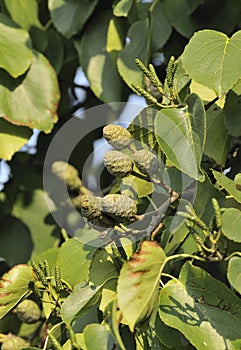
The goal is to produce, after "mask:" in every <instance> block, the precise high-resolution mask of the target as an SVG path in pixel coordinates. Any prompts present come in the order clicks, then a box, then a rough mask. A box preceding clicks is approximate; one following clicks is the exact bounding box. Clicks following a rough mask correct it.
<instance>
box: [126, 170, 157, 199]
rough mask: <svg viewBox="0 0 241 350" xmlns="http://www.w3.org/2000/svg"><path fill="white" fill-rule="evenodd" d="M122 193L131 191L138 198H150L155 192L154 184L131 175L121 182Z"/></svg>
mask: <svg viewBox="0 0 241 350" xmlns="http://www.w3.org/2000/svg"><path fill="white" fill-rule="evenodd" d="M120 188H121V191H125V190H129V191H131V192H133V191H134V193H135V194H136V196H137V197H138V198H143V197H146V196H148V195H149V194H151V193H152V192H153V190H154V189H153V184H152V183H151V182H149V181H145V180H142V179H139V178H137V177H136V176H133V175H129V176H126V177H124V178H123V179H122V180H121V185H120Z"/></svg>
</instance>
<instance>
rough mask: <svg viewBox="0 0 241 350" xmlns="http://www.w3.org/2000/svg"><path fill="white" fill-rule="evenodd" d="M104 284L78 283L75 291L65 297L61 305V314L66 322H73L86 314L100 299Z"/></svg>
mask: <svg viewBox="0 0 241 350" xmlns="http://www.w3.org/2000/svg"><path fill="white" fill-rule="evenodd" d="M102 288H103V286H98V287H96V286H93V285H92V286H91V285H83V283H80V284H77V285H76V286H75V288H74V290H73V292H72V293H71V294H70V295H69V296H68V297H67V298H66V299H65V301H64V302H63V304H62V307H61V316H62V319H63V321H64V322H65V323H69V324H70V323H71V322H72V321H74V320H76V319H77V318H78V317H81V316H82V315H84V314H85V313H86V312H87V311H88V310H89V309H90V308H91V306H93V305H96V303H97V302H98V300H99V299H100V296H101V292H102Z"/></svg>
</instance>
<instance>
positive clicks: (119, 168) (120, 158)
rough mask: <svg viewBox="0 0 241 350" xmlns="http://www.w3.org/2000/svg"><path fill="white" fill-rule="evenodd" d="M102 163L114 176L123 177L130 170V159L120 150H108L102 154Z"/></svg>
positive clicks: (131, 165)
mask: <svg viewBox="0 0 241 350" xmlns="http://www.w3.org/2000/svg"><path fill="white" fill-rule="evenodd" d="M104 163H105V166H106V168H107V170H108V171H109V172H110V173H111V174H112V175H114V176H116V177H125V176H128V175H130V173H131V172H132V168H133V164H132V159H131V158H130V157H129V156H128V155H126V154H124V153H122V152H120V151H109V152H107V153H106V155H105V156H104Z"/></svg>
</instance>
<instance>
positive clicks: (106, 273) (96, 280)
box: [89, 248, 118, 286]
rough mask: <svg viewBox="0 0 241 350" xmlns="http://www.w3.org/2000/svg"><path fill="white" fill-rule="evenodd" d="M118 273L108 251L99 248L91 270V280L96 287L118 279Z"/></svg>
mask: <svg viewBox="0 0 241 350" xmlns="http://www.w3.org/2000/svg"><path fill="white" fill-rule="evenodd" d="M117 278H118V272H117V270H116V267H115V265H114V262H113V259H112V257H111V255H110V254H108V252H107V249H105V248H98V249H97V250H96V252H95V254H94V256H93V258H92V261H91V266H90V270H89V280H90V281H91V282H92V283H93V284H94V285H96V286H100V285H102V284H105V283H106V282H107V281H108V280H111V279H117Z"/></svg>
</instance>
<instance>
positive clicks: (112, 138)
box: [103, 124, 132, 150]
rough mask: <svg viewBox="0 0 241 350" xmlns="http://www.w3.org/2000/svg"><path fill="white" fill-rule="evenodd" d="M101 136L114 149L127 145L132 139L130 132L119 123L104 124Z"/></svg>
mask: <svg viewBox="0 0 241 350" xmlns="http://www.w3.org/2000/svg"><path fill="white" fill-rule="evenodd" d="M103 136H104V138H105V139H106V141H107V142H108V143H109V144H110V145H111V146H112V147H113V148H114V149H116V150H121V149H123V148H126V147H129V144H130V142H131V140H132V136H131V133H130V132H129V131H128V130H127V129H125V128H123V127H122V126H119V125H112V124H109V125H106V126H105V127H104V128H103Z"/></svg>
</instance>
